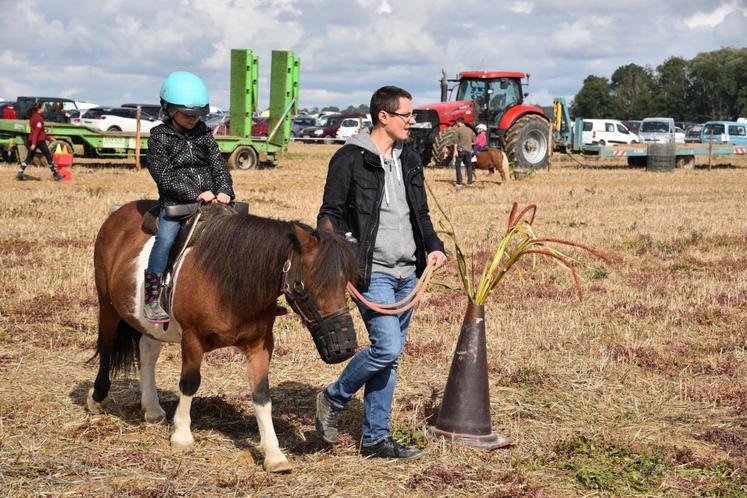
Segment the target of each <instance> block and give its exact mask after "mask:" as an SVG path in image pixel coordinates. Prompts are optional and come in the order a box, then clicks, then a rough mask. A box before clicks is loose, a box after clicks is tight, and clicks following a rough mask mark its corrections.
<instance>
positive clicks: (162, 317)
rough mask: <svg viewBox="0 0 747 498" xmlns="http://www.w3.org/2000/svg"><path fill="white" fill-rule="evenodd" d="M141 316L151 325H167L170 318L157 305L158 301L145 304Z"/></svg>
mask: <svg viewBox="0 0 747 498" xmlns="http://www.w3.org/2000/svg"><path fill="white" fill-rule="evenodd" d="M143 315H144V316H145V319H146V320H148V321H149V322H152V323H168V322H169V318H170V317H169V314H168V313H166V312H165V311H164V310H163V308H161V305H160V304H158V300H154V301H151V302H150V303H145V305H144V306H143Z"/></svg>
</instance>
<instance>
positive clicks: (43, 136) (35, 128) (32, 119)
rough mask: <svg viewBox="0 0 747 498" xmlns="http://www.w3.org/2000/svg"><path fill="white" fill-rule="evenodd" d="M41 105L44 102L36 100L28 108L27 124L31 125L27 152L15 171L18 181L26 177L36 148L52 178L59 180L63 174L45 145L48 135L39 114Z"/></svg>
mask: <svg viewBox="0 0 747 498" xmlns="http://www.w3.org/2000/svg"><path fill="white" fill-rule="evenodd" d="M43 107H44V104H42V103H41V102H37V103H35V104H34V105H32V106H31V109H29V126H30V127H31V133H30V134H29V136H28V138H26V148H27V149H28V153H27V154H26V160H25V161H23V162H21V165H20V166H19V167H18V173H16V180H18V181H24V180H27V179H28V178H26V174H25V171H26V168H27V167H28V165H29V164H31V160H32V159H33V158H34V154H35V153H36V151H37V149H38V150H40V151H41V153H42V154H44V157H45V158H46V159H47V164H49V169H50V170H51V171H52V178H54V180H55V181H60V180H62V178H63V176H62V175H61V174H59V173H58V172H57V165H56V164H55V163H54V161H53V160H52V154H51V153H50V152H49V147H48V146H47V140H49V137H48V136H47V133H46V131H45V129H44V118H42V114H41V113H42V108H43Z"/></svg>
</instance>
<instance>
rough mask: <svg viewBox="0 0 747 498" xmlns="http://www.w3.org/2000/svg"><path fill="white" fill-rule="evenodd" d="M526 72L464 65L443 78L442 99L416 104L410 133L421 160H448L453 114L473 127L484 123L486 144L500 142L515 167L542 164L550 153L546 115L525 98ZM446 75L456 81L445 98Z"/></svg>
mask: <svg viewBox="0 0 747 498" xmlns="http://www.w3.org/2000/svg"><path fill="white" fill-rule="evenodd" d="M523 79H526V80H527V82H528V80H529V75H528V74H525V73H515V72H503V71H465V72H462V73H459V77H458V79H456V80H447V79H446V74H443V77H442V78H441V102H439V103H437V104H428V105H423V106H419V107H417V108H416V109H415V111H414V112H415V119H416V123H415V125H414V126H413V127H412V128H410V136H411V139H412V142H413V144H414V146H415V148H416V149H417V150H418V152H419V153H420V156H421V158H422V160H423V165H424V166H426V165H428V164H429V163H430V162H431V160H433V162H434V163H435V164H436V165H437V166H445V165H448V164H449V162H450V161H451V154H450V146H452V145H453V144H454V129H453V128H450V127H451V126H452V125H453V124H454V123H455V122H456V120H457V118H464V121H465V123H467V124H468V125H470V126H472V127H473V129H474V127H475V126H476V125H478V124H479V123H484V124H485V125H486V126H487V128H488V145H489V146H494V147H500V148H502V149H503V150H504V151H505V152H506V155H507V156H508V160H509V162H510V163H511V164H512V165H513V167H515V168H532V169H537V168H544V167H545V166H547V160H548V155H549V141H548V138H549V135H548V134H549V129H550V121H549V120H548V119H547V117H546V116H545V114H544V112H543V111H542V109H541V108H539V107H537V106H533V105H527V104H524V97H526V96H527V95H528V94H526V93H524V91H523V86H522V80H523ZM449 81H451V82H456V83H458V85H457V86H456V87H453V88H452V89H451V90H452V92H453V90H454V89H456V100H454V101H451V102H447V101H446V100H447V94H448V93H449V89H448V84H449Z"/></svg>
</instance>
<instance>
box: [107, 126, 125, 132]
mask: <svg viewBox="0 0 747 498" xmlns="http://www.w3.org/2000/svg"><path fill="white" fill-rule="evenodd" d="M106 131H122V128H120V127H119V126H110V127H109V128H107V129H106Z"/></svg>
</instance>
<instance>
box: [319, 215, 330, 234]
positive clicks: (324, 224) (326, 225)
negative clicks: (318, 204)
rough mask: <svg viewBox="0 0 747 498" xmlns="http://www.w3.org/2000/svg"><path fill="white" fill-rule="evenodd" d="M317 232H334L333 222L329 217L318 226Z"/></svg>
mask: <svg viewBox="0 0 747 498" xmlns="http://www.w3.org/2000/svg"><path fill="white" fill-rule="evenodd" d="M316 229H317V230H324V231H325V232H330V233H332V232H334V231H335V227H334V226H333V225H332V221H331V220H330V219H329V218H328V217H326V216H325V217H324V218H322V221H320V222H319V224H318V225H317V226H316Z"/></svg>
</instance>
